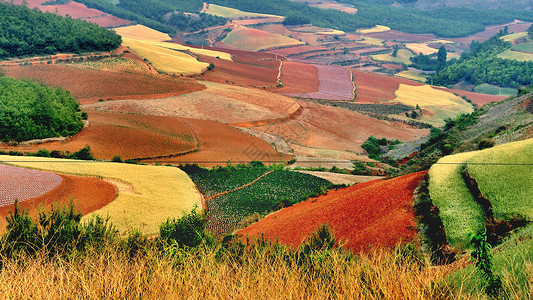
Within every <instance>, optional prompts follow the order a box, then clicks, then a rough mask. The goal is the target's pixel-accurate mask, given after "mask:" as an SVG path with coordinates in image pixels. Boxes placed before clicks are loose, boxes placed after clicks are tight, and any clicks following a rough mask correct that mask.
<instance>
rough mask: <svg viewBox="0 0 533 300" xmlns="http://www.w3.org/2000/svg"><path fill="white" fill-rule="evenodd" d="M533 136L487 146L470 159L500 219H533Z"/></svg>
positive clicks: (483, 189)
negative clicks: (487, 147) (522, 139)
mask: <svg viewBox="0 0 533 300" xmlns="http://www.w3.org/2000/svg"><path fill="white" fill-rule="evenodd" d="M532 153H533V139H528V140H524V141H519V142H513V143H508V144H503V145H498V146H495V147H494V148H489V149H485V150H482V151H479V152H477V154H476V155H475V156H474V157H472V158H471V159H470V160H468V162H469V163H471V164H469V165H468V172H469V173H470V175H471V176H472V177H473V178H475V179H476V181H477V183H478V186H479V189H480V190H481V192H482V193H483V195H484V196H485V197H486V198H487V199H488V200H489V201H490V203H491V204H492V210H493V213H494V217H495V218H496V219H504V220H509V219H512V218H514V217H521V218H525V219H528V220H533V165H531V164H532V163H533V157H532V156H531V154H532Z"/></svg>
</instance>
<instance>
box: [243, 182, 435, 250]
mask: <svg viewBox="0 0 533 300" xmlns="http://www.w3.org/2000/svg"><path fill="white" fill-rule="evenodd" d="M424 175H425V173H415V174H411V175H407V176H402V177H398V178H395V179H391V180H386V181H371V182H368V183H361V184H357V185H354V186H351V187H348V188H344V189H339V190H336V191H330V192H328V194H326V195H324V196H320V197H318V198H312V199H309V200H307V201H305V202H302V203H299V204H296V205H294V206H292V207H289V208H285V209H282V210H281V211H279V212H276V213H274V214H272V215H269V216H267V217H266V218H264V219H262V220H260V221H259V222H257V223H255V224H253V225H251V226H249V227H247V228H245V229H243V230H241V231H239V232H238V234H239V235H241V236H249V237H252V238H253V237H258V236H260V235H263V234H264V237H266V238H268V239H271V240H276V239H277V240H278V241H279V242H280V243H283V244H286V245H289V246H292V247H298V246H299V245H300V243H302V242H303V241H304V240H305V239H306V238H307V237H308V235H309V234H310V233H311V232H313V231H315V230H316V229H317V228H318V227H319V226H320V225H322V224H326V223H327V224H329V225H330V226H331V227H332V229H333V230H334V231H335V235H336V238H337V239H339V240H340V242H341V244H342V245H343V246H344V247H346V248H348V249H352V250H354V251H365V250H369V249H371V248H372V247H376V246H385V247H391V246H394V245H396V244H397V243H400V242H404V243H405V242H409V241H412V240H413V239H414V238H415V236H416V230H415V221H414V212H413V209H412V196H413V191H414V189H415V188H416V187H417V186H418V184H419V182H420V180H421V179H422V178H423V177H424ZM376 232H378V233H379V232H380V233H383V234H376Z"/></svg>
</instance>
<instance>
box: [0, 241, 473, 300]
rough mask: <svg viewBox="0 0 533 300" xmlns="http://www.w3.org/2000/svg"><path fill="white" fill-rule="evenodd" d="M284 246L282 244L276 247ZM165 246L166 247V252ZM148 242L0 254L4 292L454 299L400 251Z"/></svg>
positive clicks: (27, 295) (17, 295) (433, 271)
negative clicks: (60, 252) (9, 256)
mask: <svg viewBox="0 0 533 300" xmlns="http://www.w3.org/2000/svg"><path fill="white" fill-rule="evenodd" d="M280 249H281V250H280ZM168 252H169V251H167V253H168ZM164 253H165V252H161V251H157V250H147V251H146V252H145V253H143V254H141V255H136V256H134V257H133V258H131V257H130V256H129V255H128V254H127V253H126V252H124V251H121V250H118V249H117V248H116V247H108V248H107V249H105V250H103V251H100V252H92V253H89V254H83V255H78V256H77V255H75V254H74V255H70V256H69V257H67V258H60V257H55V258H52V259H50V258H47V257H46V256H45V255H37V256H36V257H29V258H26V259H23V260H18V261H16V260H6V259H4V260H3V268H2V269H1V270H0V282H1V291H0V297H1V298H2V299H337V298H341V299H452V298H453V299H456V298H465V297H466V296H467V295H462V294H461V293H460V292H457V291H454V290H452V288H451V287H450V286H448V285H447V283H446V282H445V281H444V280H443V279H444V276H445V275H446V274H447V273H448V272H449V271H450V270H449V267H444V268H439V267H430V266H429V264H428V263H427V262H425V261H417V260H416V259H412V258H410V257H409V256H406V255H405V254H402V253H401V251H391V250H383V249H379V250H375V251H373V252H371V253H370V254H367V255H361V256H357V257H356V256H353V255H351V254H349V253H347V252H343V251H339V250H329V251H321V252H313V253H314V254H312V256H311V258H310V259H309V260H308V261H307V262H305V263H300V264H299V263H298V262H297V261H296V260H295V259H294V258H293V256H291V255H289V252H288V251H287V250H283V249H282V248H280V247H279V246H262V247H252V248H251V249H249V250H245V251H243V252H242V253H241V255H235V253H233V254H228V253H227V252H225V251H224V250H223V248H222V247H221V246H218V247H214V248H206V247H200V248H199V249H197V250H194V251H192V252H190V253H188V252H184V251H180V250H178V251H175V253H174V254H172V255H169V254H164Z"/></svg>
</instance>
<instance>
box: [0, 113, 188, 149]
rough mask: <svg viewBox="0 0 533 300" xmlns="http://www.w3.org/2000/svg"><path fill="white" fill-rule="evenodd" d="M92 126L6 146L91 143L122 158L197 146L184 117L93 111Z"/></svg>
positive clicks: (74, 146)
mask: <svg viewBox="0 0 533 300" xmlns="http://www.w3.org/2000/svg"><path fill="white" fill-rule="evenodd" d="M89 122H90V125H89V127H88V128H86V129H83V130H82V131H81V132H80V133H78V134H77V135H76V136H74V137H72V138H69V139H68V140H67V141H66V142H50V143H45V144H40V145H33V146H26V147H23V146H18V147H13V146H4V147H0V148H2V149H4V150H18V151H23V152H27V151H30V152H35V151H37V150H38V149H47V150H59V151H70V152H71V153H72V152H75V151H78V150H79V149H81V148H83V147H84V146H85V145H89V146H90V147H91V150H92V152H93V155H94V156H95V157H96V158H100V159H111V158H113V156H115V155H120V156H121V157H122V159H133V158H147V157H160V156H168V155H175V154H179V153H183V152H187V151H191V150H194V149H196V148H197V145H196V139H195V137H194V132H193V131H192V130H191V129H190V128H189V126H187V124H186V123H185V122H184V121H183V120H182V119H180V118H175V117H159V116H142V115H129V114H115V113H104V112H89Z"/></svg>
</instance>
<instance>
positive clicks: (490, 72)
mask: <svg viewBox="0 0 533 300" xmlns="http://www.w3.org/2000/svg"><path fill="white" fill-rule="evenodd" d="M504 34H505V32H504V31H501V32H500V33H498V34H497V35H495V36H493V37H492V38H490V39H489V40H487V41H485V42H483V43H479V42H472V44H471V45H470V51H466V52H464V53H463V54H462V55H461V58H460V59H458V60H451V61H449V62H448V64H447V65H446V66H445V67H443V68H441V69H439V71H438V72H437V73H436V74H435V75H434V76H433V83H434V84H438V85H444V86H446V85H452V84H455V83H458V82H460V81H462V80H467V81H470V82H472V83H473V84H475V85H480V84H483V83H489V84H494V85H498V86H504V87H512V88H519V87H521V86H528V85H531V84H532V83H533V74H532V73H531V70H533V62H530V61H526V62H522V61H517V60H511V59H502V58H498V57H497V55H498V54H499V53H501V52H503V51H505V50H507V49H509V48H511V43H509V42H505V41H503V40H502V39H500V37H501V36H502V35H504Z"/></svg>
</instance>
